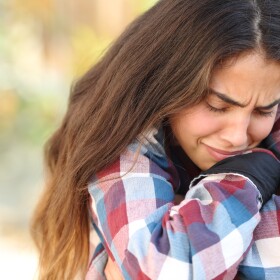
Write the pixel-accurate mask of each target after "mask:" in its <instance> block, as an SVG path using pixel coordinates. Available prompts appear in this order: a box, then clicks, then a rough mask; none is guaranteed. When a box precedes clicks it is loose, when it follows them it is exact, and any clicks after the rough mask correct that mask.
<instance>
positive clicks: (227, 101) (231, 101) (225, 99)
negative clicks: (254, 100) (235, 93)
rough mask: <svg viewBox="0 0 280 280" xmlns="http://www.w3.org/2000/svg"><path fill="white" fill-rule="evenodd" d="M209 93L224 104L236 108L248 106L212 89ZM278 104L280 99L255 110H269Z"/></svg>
mask: <svg viewBox="0 0 280 280" xmlns="http://www.w3.org/2000/svg"><path fill="white" fill-rule="evenodd" d="M209 92H210V93H211V94H215V95H216V96H217V97H218V98H219V99H221V100H223V101H224V102H226V103H228V104H231V105H234V106H238V107H241V108H245V107H246V106H248V104H242V103H240V102H238V101H236V100H233V99H232V98H231V97H229V96H227V95H226V94H224V93H220V92H217V91H215V90H213V89H212V88H209ZM279 103H280V98H279V99H277V100H275V101H273V102H272V103H271V104H268V105H265V106H259V107H257V109H258V110H269V109H271V108H273V107H274V106H275V105H277V104H279Z"/></svg>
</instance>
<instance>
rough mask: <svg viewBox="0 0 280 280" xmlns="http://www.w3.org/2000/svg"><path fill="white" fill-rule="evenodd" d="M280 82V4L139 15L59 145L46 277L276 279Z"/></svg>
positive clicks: (70, 115) (210, 2)
mask: <svg viewBox="0 0 280 280" xmlns="http://www.w3.org/2000/svg"><path fill="white" fill-rule="evenodd" d="M279 81H280V2H279V1H273V0H266V1H264V0H263V1H261V0H259V1H253V0H236V1H232V0H222V1H219V0H203V1H191V0H161V1H159V2H158V3H157V4H156V5H155V6H154V7H153V8H151V9H150V10H149V11H147V12H146V13H145V14H143V15H142V16H141V17H139V18H138V19H136V21H134V22H133V23H132V24H131V25H130V26H129V27H128V28H127V30H126V31H125V32H124V33H123V34H122V35H121V36H120V38H119V39H118V40H117V41H116V42H115V43H114V44H113V46H112V47H111V48H110V49H109V51H108V52H107V53H106V55H105V56H104V57H103V58H102V59H101V61H100V62H99V63H98V64H97V65H95V66H94V67H93V68H92V69H90V70H89V72H88V73H87V74H86V75H85V76H84V77H82V78H81V79H80V80H79V81H78V82H77V83H76V85H75V87H74V89H73V92H72V94H71V96H70V101H69V106H68V111H67V113H66V116H65V118H64V120H63V123H62V125H61V127H60V128H59V129H58V130H57V131H56V133H55V134H54V135H53V136H52V138H51V139H50V140H49V142H48V144H47V146H46V164H47V167H48V169H49V177H48V181H47V186H46V189H45V192H44V194H43V196H42V198H41V200H40V202H39V204H38V207H37V209H36V212H35V217H34V222H33V228H32V229H33V231H32V232H33V236H34V239H35V241H36V243H37V245H38V247H39V250H40V273H41V279H74V278H75V277H80V278H81V279H84V278H85V277H86V279H106V275H107V276H108V279H109V277H110V276H109V275H110V267H109V269H108V271H107V272H108V273H106V272H105V267H106V263H107V261H108V259H109V260H110V262H111V263H113V265H115V266H116V267H114V268H115V269H116V270H117V271H118V273H119V275H120V276H121V277H122V278H124V279H197V280H200V279H234V278H235V277H236V275H238V276H239V277H240V278H242V279H277V276H280V261H279V259H280V256H279V252H278V251H275V250H274V252H273V254H271V252H272V251H271V250H272V249H273V248H274V247H276V248H277V246H278V245H279V239H280V234H279V229H278V227H279V221H280V217H279V213H280V211H279V210H280V198H279V197H278V196H277V195H275V193H276V191H277V188H278V187H279V185H280V163H279V161H278V159H277V156H278V157H279V155H280V154H279V150H280V147H279V137H280V136H279V135H280V133H279V130H280V127H279V110H278V104H279V102H280V82H279ZM277 110H278V113H277ZM261 217H262V220H261V219H260V218H261ZM260 220H261V222H260ZM91 227H92V228H91ZM90 233H91V234H90ZM90 244H91V245H90ZM105 274H106V275H105ZM114 277H115V276H114V275H113V279H115V278H114ZM116 277H117V276H116Z"/></svg>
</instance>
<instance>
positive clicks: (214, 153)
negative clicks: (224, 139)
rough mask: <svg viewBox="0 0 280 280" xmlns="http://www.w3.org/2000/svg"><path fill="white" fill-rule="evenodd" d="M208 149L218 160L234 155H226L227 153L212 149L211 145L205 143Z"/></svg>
mask: <svg viewBox="0 0 280 280" xmlns="http://www.w3.org/2000/svg"><path fill="white" fill-rule="evenodd" d="M204 146H205V147H206V149H207V151H208V153H209V154H210V155H211V156H212V157H213V158H214V159H215V160H217V161H220V160H223V159H226V158H229V157H233V156H234V155H226V154H222V153H219V152H217V151H216V150H214V149H212V148H211V147H209V146H207V145H204Z"/></svg>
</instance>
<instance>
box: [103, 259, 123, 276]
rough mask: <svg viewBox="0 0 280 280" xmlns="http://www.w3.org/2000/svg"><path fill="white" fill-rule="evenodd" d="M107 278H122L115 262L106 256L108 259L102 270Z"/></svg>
mask: <svg viewBox="0 0 280 280" xmlns="http://www.w3.org/2000/svg"><path fill="white" fill-rule="evenodd" d="M104 273H105V276H106V279H107V280H123V279H124V278H123V276H122V274H121V272H120V270H119V268H118V266H117V264H116V263H115V262H114V261H113V260H112V259H111V258H110V257H109V256H108V261H107V264H106V267H105V270H104Z"/></svg>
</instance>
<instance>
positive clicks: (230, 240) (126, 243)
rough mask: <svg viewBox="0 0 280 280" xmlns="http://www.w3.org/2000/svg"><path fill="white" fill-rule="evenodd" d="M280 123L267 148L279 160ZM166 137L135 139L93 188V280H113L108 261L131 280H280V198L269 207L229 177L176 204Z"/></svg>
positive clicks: (210, 181) (243, 182)
mask: <svg viewBox="0 0 280 280" xmlns="http://www.w3.org/2000/svg"><path fill="white" fill-rule="evenodd" d="M277 119H278V121H277V122H276V123H275V126H274V128H273V131H272V133H271V135H270V137H269V139H268V140H267V141H268V142H267V143H264V144H265V145H267V146H269V148H271V149H274V152H276V153H277V151H275V150H278V151H279V150H280V147H279V145H280V141H279V140H280V139H279V131H280V127H279V125H280V123H279V121H280V118H279V110H278V117H277ZM163 138H164V136H163V133H162V130H159V131H158V130H154V131H151V132H150V133H149V134H147V135H145V136H144V137H141V139H140V140H139V139H138V140H135V141H134V142H133V143H131V145H129V146H128V147H127V149H126V151H125V152H124V153H123V154H121V155H120V157H119V159H118V160H117V161H116V162H114V163H113V164H111V165H110V166H107V167H106V168H104V170H102V171H101V172H99V173H98V174H96V175H95V177H94V179H93V180H92V181H91V182H90V184H89V186H88V190H89V193H90V198H91V199H90V212H91V218H92V225H93V230H92V232H91V253H92V258H91V261H90V264H89V269H88V273H87V275H86V279H88V280H90V279H96V280H98V279H106V277H105V276H104V268H105V265H106V262H107V258H108V255H109V256H110V257H111V258H112V259H113V260H114V261H115V262H116V263H117V265H118V267H119V269H120V271H121V274H122V275H123V277H124V279H133V280H136V279H182V280H183V279H195V280H203V279H217V280H218V279H251V280H252V279H262V280H263V279H270V280H273V279H275V280H276V279H280V197H279V196H277V195H273V197H272V198H271V199H270V200H269V201H268V202H267V203H266V204H265V205H264V206H263V207H262V208H261V203H260V200H261V196H260V193H259V191H258V189H257V188H256V186H255V185H254V184H253V183H252V181H250V180H249V179H248V178H247V177H245V176H242V175H239V174H234V173H221V174H216V175H209V176H206V177H204V178H202V179H201V180H200V181H198V180H193V181H192V183H191V184H190V189H189V191H188V192H187V193H186V195H185V199H184V200H183V201H182V202H181V203H180V204H179V205H175V204H174V195H175V193H176V191H178V185H180V182H179V178H178V172H176V168H175V166H174V164H173V162H171V161H170V160H169V158H168V157H167V155H166V152H165V150H164V143H163ZM271 139H274V140H273V141H272V140H271ZM140 143H141V145H140Z"/></svg>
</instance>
